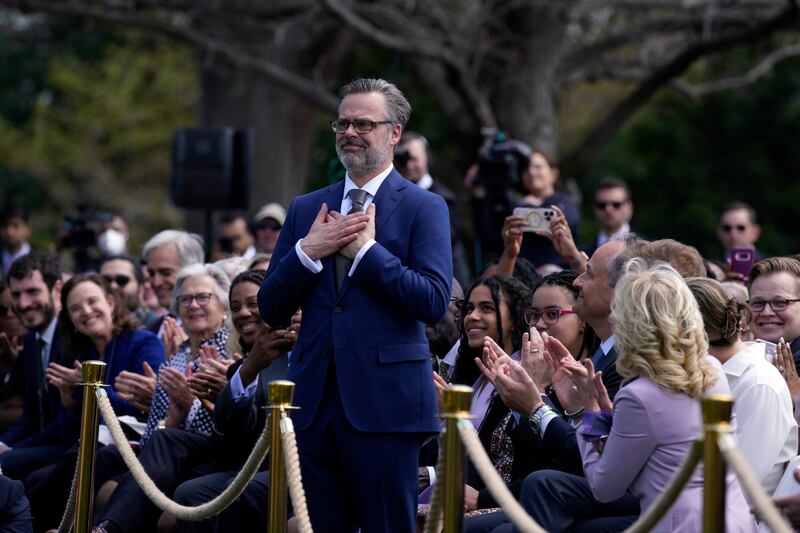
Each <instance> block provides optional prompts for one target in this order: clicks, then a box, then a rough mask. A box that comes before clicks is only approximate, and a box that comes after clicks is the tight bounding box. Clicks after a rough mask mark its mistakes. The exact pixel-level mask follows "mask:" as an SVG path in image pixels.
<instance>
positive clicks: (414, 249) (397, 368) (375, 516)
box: [259, 79, 452, 533]
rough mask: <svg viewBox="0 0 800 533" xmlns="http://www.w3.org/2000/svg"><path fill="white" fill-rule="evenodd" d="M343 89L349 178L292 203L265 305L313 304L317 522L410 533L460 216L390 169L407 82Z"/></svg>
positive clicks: (299, 398)
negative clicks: (430, 327) (431, 342)
mask: <svg viewBox="0 0 800 533" xmlns="http://www.w3.org/2000/svg"><path fill="white" fill-rule="evenodd" d="M342 95H343V99H342V102H341V104H340V106H339V116H338V118H337V119H336V120H334V121H333V122H332V123H331V126H332V128H333V131H334V132H335V133H336V149H337V153H338V155H339V159H340V160H341V161H342V163H343V165H344V166H345V168H346V169H347V175H346V176H345V180H344V181H343V182H339V183H337V184H334V185H331V186H329V187H326V188H324V189H320V190H318V191H315V192H312V193H310V194H307V195H304V196H300V197H298V198H296V199H295V200H294V201H293V202H292V205H291V206H290V207H289V213H288V214H287V216H286V224H285V225H284V226H283V229H282V230H281V236H280V238H279V240H278V244H277V246H276V248H275V252H274V253H273V255H272V261H271V262H270V269H269V272H270V274H269V275H268V276H267V278H266V280H265V281H264V284H263V285H262V288H261V292H260V293H259V308H260V310H261V316H262V318H263V319H264V321H265V322H266V323H267V324H269V325H270V326H272V327H284V326H287V325H288V324H289V321H290V319H291V317H292V315H293V314H294V312H295V311H296V310H297V309H298V308H302V310H303V325H302V328H301V331H300V336H299V338H298V341H297V344H296V345H295V348H294V351H293V352H292V357H291V361H290V365H289V379H290V380H292V381H294V382H295V383H296V384H297V389H296V393H295V402H296V403H297V405H298V406H299V407H300V410H299V411H297V412H295V413H294V414H293V417H294V419H295V424H296V428H297V441H298V448H299V452H300V464H301V467H302V474H303V483H304V485H305V488H306V492H307V493H308V504H309V512H310V515H311V521H312V523H313V525H314V528H315V530H316V531H337V532H344V531H355V530H356V529H357V528H359V527H360V528H361V531H364V532H365V533H370V532H376V531H402V532H407V531H413V530H414V525H415V514H416V505H415V504H416V495H417V488H418V482H417V454H418V452H419V448H420V445H421V443H422V442H423V440H424V438H425V437H426V436H427V435H430V434H431V433H434V432H436V431H438V428H439V423H438V420H437V418H436V399H435V394H434V389H433V380H432V377H431V365H430V353H429V350H428V343H427V341H426V338H425V327H424V324H426V323H427V324H434V323H436V322H438V321H439V319H440V318H441V317H442V316H443V315H444V313H445V311H446V310H447V306H448V303H449V297H450V282H451V278H452V259H451V255H450V223H449V220H448V212H447V206H446V204H445V202H444V200H443V199H442V198H441V197H440V196H437V195H435V194H431V193H429V192H428V191H425V190H423V189H422V188H420V187H415V186H413V185H412V184H411V183H409V182H408V181H407V180H405V179H403V177H402V176H400V174H398V173H397V172H396V171H395V170H394V168H393V166H392V155H393V151H394V150H393V149H394V146H395V145H396V144H397V142H398V141H399V139H400V135H401V133H402V131H403V127H404V126H405V123H406V122H407V120H408V116H409V114H410V112H411V106H410V105H409V104H408V101H407V100H406V99H405V97H404V96H403V94H402V93H401V92H400V90H399V89H397V87H395V86H394V85H392V84H391V83H388V82H386V81H384V80H374V79H361V80H355V81H353V82H350V83H348V84H347V85H346V86H345V87H344V88H343V89H342ZM351 208H352V210H351ZM340 213H349V214H347V215H343V214H340Z"/></svg>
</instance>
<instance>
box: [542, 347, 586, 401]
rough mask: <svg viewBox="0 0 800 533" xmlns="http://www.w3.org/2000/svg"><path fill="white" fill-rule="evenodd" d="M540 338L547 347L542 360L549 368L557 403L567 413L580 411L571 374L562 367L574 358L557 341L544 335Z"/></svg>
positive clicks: (578, 398) (576, 389) (578, 397)
mask: <svg viewBox="0 0 800 533" xmlns="http://www.w3.org/2000/svg"><path fill="white" fill-rule="evenodd" d="M542 338H543V340H544V343H545V346H546V347H547V349H546V350H545V352H544V360H545V362H546V363H547V366H548V367H549V368H550V376H551V378H552V381H553V388H554V389H555V391H556V396H557V397H558V402H559V403H560V404H561V406H562V407H563V408H564V410H565V411H566V412H567V413H574V412H576V411H578V410H580V408H581V406H582V403H581V398H580V396H579V395H578V388H577V387H576V385H575V382H574V381H573V379H572V374H570V372H569V371H568V370H567V369H566V368H565V367H564V363H569V362H574V361H575V358H574V357H572V354H570V353H569V350H567V348H566V347H565V346H564V345H563V344H561V342H560V341H559V340H558V339H556V338H554V337H551V336H550V335H548V334H546V333H545V334H543V335H542Z"/></svg>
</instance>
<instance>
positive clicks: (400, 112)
mask: <svg viewBox="0 0 800 533" xmlns="http://www.w3.org/2000/svg"><path fill="white" fill-rule="evenodd" d="M339 93H340V94H341V96H342V98H344V97H345V96H347V95H348V94H369V93H380V94H382V95H383V96H385V97H386V111H387V117H386V119H387V120H391V121H392V122H393V123H395V124H400V125H401V126H402V127H404V128H405V127H406V123H407V122H408V118H409V117H410V116H411V104H409V103H408V100H407V99H406V97H405V95H403V92H402V91H401V90H400V89H398V88H397V86H396V85H395V84H393V83H390V82H388V81H386V80H381V79H375V78H360V79H357V80H353V81H351V82H349V83H347V84H346V85H345V86H344V87H342V90H341V91H339Z"/></svg>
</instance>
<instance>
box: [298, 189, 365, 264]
mask: <svg viewBox="0 0 800 533" xmlns="http://www.w3.org/2000/svg"><path fill="white" fill-rule="evenodd" d="M374 238H375V204H374V203H371V204H370V205H369V207H368V208H367V210H366V211H361V212H357V213H350V214H349V215H342V214H341V213H338V212H336V211H329V210H328V204H322V207H321V208H320V210H319V213H317V218H315V219H314V223H313V224H312V225H311V229H310V230H308V235H306V236H305V237H304V238H303V241H302V242H301V243H300V248H301V249H302V250H303V253H305V254H306V255H307V256H308V258H309V259H311V260H312V261H316V260H318V259H322V258H324V257H328V256H329V255H333V254H335V253H337V252H340V253H341V254H342V255H344V256H345V257H348V258H350V259H354V258H355V256H356V254H357V253H358V251H359V250H360V249H361V247H362V246H364V245H365V244H366V243H367V242H369V241H370V240H371V239H374Z"/></svg>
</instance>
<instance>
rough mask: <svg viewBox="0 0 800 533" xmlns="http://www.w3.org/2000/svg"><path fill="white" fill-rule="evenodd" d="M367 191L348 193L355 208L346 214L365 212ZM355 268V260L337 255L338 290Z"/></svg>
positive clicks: (359, 190)
mask: <svg viewBox="0 0 800 533" xmlns="http://www.w3.org/2000/svg"><path fill="white" fill-rule="evenodd" d="M367 194H368V193H367V191H365V190H363V189H350V190H349V191H348V192H347V196H348V198H350V201H352V202H353V206H352V207H351V208H350V210H349V211H348V212H347V213H346V214H348V215H349V214H350V213H360V212H362V211H364V202H366V201H367ZM352 266H353V260H352V259H350V258H349V257H345V256H343V255H342V254H340V253H339V254H336V290H337V291H338V290H339V289H340V288H341V287H342V283H343V282H344V278H345V276H347V273H348V272H349V271H350V268H351V267H352Z"/></svg>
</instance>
